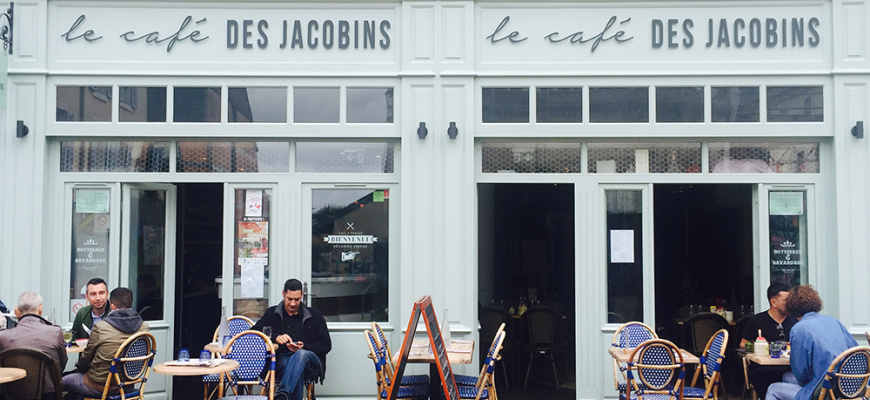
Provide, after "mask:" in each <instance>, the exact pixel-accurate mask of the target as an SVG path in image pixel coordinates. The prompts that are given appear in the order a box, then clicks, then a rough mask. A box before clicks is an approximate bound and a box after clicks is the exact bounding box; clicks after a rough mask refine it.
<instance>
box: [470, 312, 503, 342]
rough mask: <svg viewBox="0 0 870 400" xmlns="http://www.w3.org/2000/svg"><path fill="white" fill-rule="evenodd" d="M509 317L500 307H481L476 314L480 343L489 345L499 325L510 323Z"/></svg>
mask: <svg viewBox="0 0 870 400" xmlns="http://www.w3.org/2000/svg"><path fill="white" fill-rule="evenodd" d="M510 319H511V315H510V314H508V312H507V311H505V310H504V309H503V308H501V307H493V306H488V307H483V308H481V309H480V311H479V312H478V313H477V321H478V322H479V323H480V339H479V340H480V343H489V342H491V341H492V340H494V339H495V334H496V332H497V331H498V327H499V326H500V325H501V324H506V323H507V322H508V321H510Z"/></svg>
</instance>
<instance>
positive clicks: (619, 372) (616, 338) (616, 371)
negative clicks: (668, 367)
mask: <svg viewBox="0 0 870 400" xmlns="http://www.w3.org/2000/svg"><path fill="white" fill-rule="evenodd" d="M630 325H631V326H637V327H638V328H641V329H645V330H646V331H647V332H649V334H650V339H658V338H659V335H657V334H656V332H655V331H654V330H653V329H652V328H650V327H649V325H646V324H644V323H643V322H638V321H632V322H626V323H624V324H622V325H620V326H619V328H616V332H614V333H613V340H611V342H610V345H611V346H613V347H619V348H627V349H630V348H632V346H631V342H629V343H627V344H628V346H621V345H620V343H621V340H620V338H621V336H620V335H622V332H623V331H624V330H626V328H628V327H629V326H630ZM641 342H643V341H641ZM634 347H637V346H634ZM625 371H626V367H625V366H624V365H620V364H619V362H618V361H616V359H615V358H614V359H613V388H614V389H616V391H617V392H619V391H621V390H624V388H620V387H619V377H620V376H622V381H623V382H626V383H627V382H628V378H626V375H625Z"/></svg>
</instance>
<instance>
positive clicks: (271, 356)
mask: <svg viewBox="0 0 870 400" xmlns="http://www.w3.org/2000/svg"><path fill="white" fill-rule="evenodd" d="M247 335H256V336H259V337H260V338H261V339H262V340H263V342H264V343H265V350H266V362H267V363H269V364H267V365H268V368H269V369H268V372H266V376H265V378H263V379H256V380H248V381H243V380H238V379H237V377H236V375H237V374H236V372H235V371H229V372H224V373H222V374H220V381H219V382H218V398H223V397H224V393H223V392H224V390H223V388H224V379H225V378H226V380H227V382H229V383H230V387H231V388H232V389H233V395H235V396H238V395H239V392H238V388H237V386H239V385H246V386H250V387H254V386H257V385H260V396H266V397H267V398H268V399H269V400H274V399H275V350H274V347H273V346H272V339H270V338H269V337H268V336H266V335H265V334H264V333H263V332H260V331H254V330H247V331H243V332H241V333H239V334H237V335H235V336H233V337H232V339H230V341H229V343H227V347H226V348H225V349H224V353H223V358H232V356H233V351H232V350H233V344H234V343H235V342H236V341H237V340H239V339H241V338H242V337H244V336H247ZM258 377H259V376H258Z"/></svg>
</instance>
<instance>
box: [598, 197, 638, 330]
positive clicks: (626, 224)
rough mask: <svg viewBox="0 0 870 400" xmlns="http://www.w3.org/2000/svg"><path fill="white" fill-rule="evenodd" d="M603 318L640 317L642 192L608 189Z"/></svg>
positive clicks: (636, 318)
mask: <svg viewBox="0 0 870 400" xmlns="http://www.w3.org/2000/svg"><path fill="white" fill-rule="evenodd" d="M605 193H606V200H607V322H609V323H620V322H626V321H642V320H643V213H642V211H643V192H641V191H640V190H608V191H606V192H605Z"/></svg>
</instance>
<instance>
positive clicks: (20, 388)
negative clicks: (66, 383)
mask: <svg viewBox="0 0 870 400" xmlns="http://www.w3.org/2000/svg"><path fill="white" fill-rule="evenodd" d="M0 367H13V368H21V369H23V370H24V371H25V372H26V373H27V376H25V377H24V378H22V379H19V380H17V381H12V382H7V383H4V384H3V385H0V398H2V397H3V396H2V394H3V393H5V394H6V398H8V399H16V400H31V399H32V400H40V399H42V393H43V392H49V393H50V392H54V393H55V395H56V396H57V399H58V400H60V399H62V398H63V393H62V392H63V390H62V388H63V384H61V373H60V365H58V363H57V361H55V360H54V359H52V358H51V357H49V356H48V354H45V353H43V352H41V351H39V350H36V349H31V348H26V347H19V348H12V349H6V350H3V351H0ZM46 374H47V375H46ZM46 376H47V377H49V378H50V379H49V382H50V383H51V386H50V387H44V383H45V377H46Z"/></svg>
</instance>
